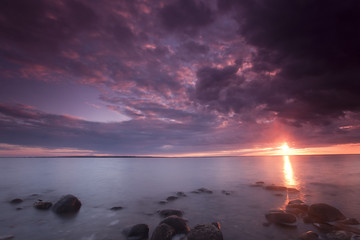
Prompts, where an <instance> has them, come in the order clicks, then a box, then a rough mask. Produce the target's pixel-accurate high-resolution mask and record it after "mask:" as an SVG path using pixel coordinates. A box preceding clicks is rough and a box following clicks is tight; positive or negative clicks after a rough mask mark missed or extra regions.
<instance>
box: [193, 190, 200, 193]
mask: <svg viewBox="0 0 360 240" xmlns="http://www.w3.org/2000/svg"><path fill="white" fill-rule="evenodd" d="M191 193H200V191H198V190H194V191H191Z"/></svg>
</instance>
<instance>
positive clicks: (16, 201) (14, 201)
mask: <svg viewBox="0 0 360 240" xmlns="http://www.w3.org/2000/svg"><path fill="white" fill-rule="evenodd" d="M23 201H24V200H22V199H21V198H14V199H13V200H11V201H10V203H12V204H18V203H22V202H23Z"/></svg>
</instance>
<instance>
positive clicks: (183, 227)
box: [160, 216, 190, 234]
mask: <svg viewBox="0 0 360 240" xmlns="http://www.w3.org/2000/svg"><path fill="white" fill-rule="evenodd" d="M162 223H165V224H167V225H169V226H171V227H172V228H174V230H175V234H181V233H188V232H189V231H190V228H189V227H188V225H187V223H186V221H185V220H184V219H182V218H180V217H178V216H169V217H167V218H165V219H164V220H162V221H161V222H160V224H162Z"/></svg>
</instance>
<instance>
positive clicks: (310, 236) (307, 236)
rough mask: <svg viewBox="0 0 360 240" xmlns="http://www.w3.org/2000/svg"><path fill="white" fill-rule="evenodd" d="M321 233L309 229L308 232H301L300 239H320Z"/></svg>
mask: <svg viewBox="0 0 360 240" xmlns="http://www.w3.org/2000/svg"><path fill="white" fill-rule="evenodd" d="M318 239H319V234H317V233H316V232H313V231H308V232H306V233H303V234H301V236H300V237H299V240H318Z"/></svg>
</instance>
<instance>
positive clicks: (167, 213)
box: [159, 209, 184, 217]
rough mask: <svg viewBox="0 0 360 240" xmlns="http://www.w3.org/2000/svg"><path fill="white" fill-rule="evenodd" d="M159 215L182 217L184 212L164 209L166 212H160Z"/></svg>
mask: <svg viewBox="0 0 360 240" xmlns="http://www.w3.org/2000/svg"><path fill="white" fill-rule="evenodd" d="M159 214H160V216H162V217H169V216H172V215H174V216H178V217H182V216H183V214H184V212H183V211H181V210H177V209H164V210H160V211H159Z"/></svg>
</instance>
